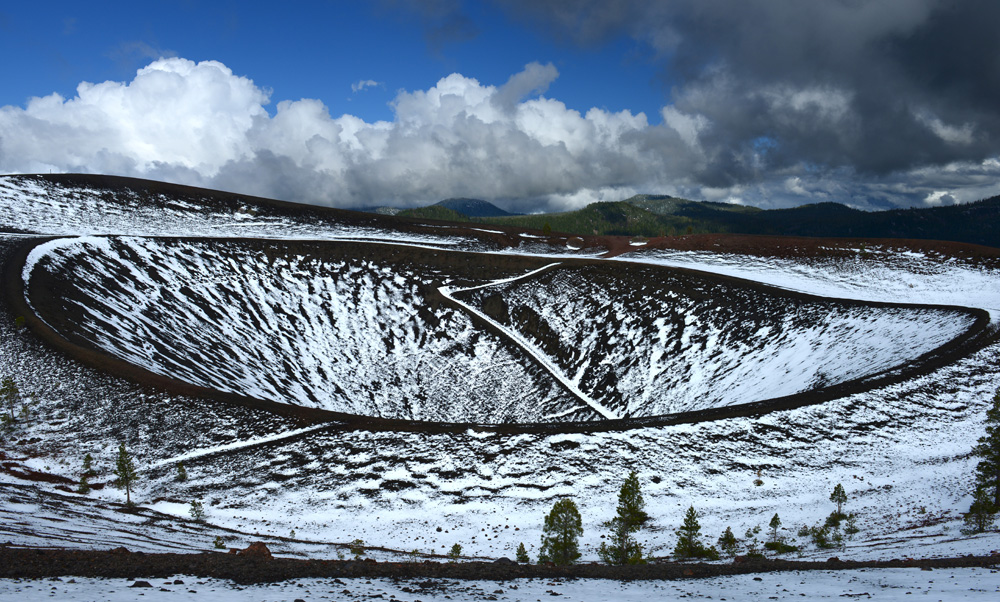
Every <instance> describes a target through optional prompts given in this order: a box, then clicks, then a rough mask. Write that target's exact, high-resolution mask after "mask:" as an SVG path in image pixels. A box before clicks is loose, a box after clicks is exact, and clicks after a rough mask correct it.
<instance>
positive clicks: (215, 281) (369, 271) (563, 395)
mask: <svg viewBox="0 0 1000 602" xmlns="http://www.w3.org/2000/svg"><path fill="white" fill-rule="evenodd" d="M23 278H24V282H25V290H26V293H27V295H26V296H27V300H28V303H29V304H30V306H31V309H32V310H33V312H34V313H35V314H36V315H37V316H38V317H39V318H40V319H41V320H42V321H43V322H44V323H45V324H46V325H47V326H48V327H49V328H51V329H52V331H53V332H54V333H55V334H56V335H57V336H58V337H61V338H62V339H64V340H65V341H67V342H69V343H70V344H71V345H73V346H74V347H77V348H81V349H86V350H89V351H91V352H96V353H98V354H101V355H104V356H107V357H111V358H115V359H116V360H118V361H120V362H124V363H125V364H127V365H130V366H134V367H137V368H139V369H141V370H143V371H147V372H149V373H151V374H155V375H159V376H162V377H165V378H169V379H171V380H174V381H179V382H182V383H186V384H189V385H194V386H196V387H200V388H203V389H205V390H207V391H210V392H216V393H218V394H219V395H222V396H225V397H227V398H230V399H233V398H235V399H243V400H250V401H253V402H254V403H256V404H261V403H263V404H265V405H266V404H273V406H274V407H276V408H285V409H288V408H293V409H304V410H308V411H310V412H313V414H312V415H313V416H316V415H319V416H326V417H327V418H330V419H340V420H356V419H370V420H375V421H389V422H392V421H397V422H399V421H401V422H407V423H417V424H423V425H433V424H451V425H455V424H457V425H469V424H472V425H507V426H518V425H544V424H548V425H552V426H553V427H556V426H558V425H565V426H570V425H576V427H577V428H584V429H586V428H590V427H597V428H600V426H599V425H607V424H609V423H614V424H618V423H622V422H625V423H628V422H629V421H640V422H642V421H650V420H652V421H656V420H659V419H664V418H665V417H670V416H678V415H682V414H683V415H691V414H692V413H695V414H697V413H699V412H701V413H704V412H713V411H714V412H717V411H719V410H720V409H723V408H739V407H745V406H747V405H748V404H750V405H751V406H753V405H754V404H757V406H760V404H761V403H762V402H767V401H769V400H774V399H785V400H787V399H788V398H789V397H795V396H801V395H809V394H815V393H816V392H818V391H823V390H827V389H837V390H838V392H840V393H842V392H843V390H844V388H845V387H853V388H855V389H859V388H866V387H870V386H873V384H874V383H875V382H879V379H880V378H885V377H887V375H891V374H893V373H898V372H899V371H900V370H915V369H920V367H921V366H922V365H923V364H925V363H928V362H929V361H931V360H932V359H933V358H935V357H937V354H936V352H937V351H938V350H940V349H941V348H942V347H943V346H947V345H949V344H951V343H952V342H953V341H955V340H956V339H958V338H961V337H964V336H968V335H969V333H970V332H972V331H973V330H975V328H976V327H977V325H980V326H981V324H980V323H981V322H982V321H983V317H982V316H980V315H978V314H977V313H976V312H975V311H973V310H965V309H962V308H955V307H933V306H904V305H898V306H896V305H887V304H877V303H865V302H858V301H845V300H835V299H825V298H819V297H811V296H808V295H804V294H799V293H793V292H790V291H785V290H781V289H775V288H770V287H766V286H763V285H759V284H753V283H749V282H745V281H740V280H737V279H732V278H725V277H719V276H713V275H709V274H704V273H699V272H694V271H690V270H680V269H671V268H665V267H660V266H652V265H643V264H637V263H629V262H622V261H615V262H609V261H606V260H596V259H579V258H560V259H558V260H557V261H555V262H553V261H550V260H547V259H545V258H540V257H528V256H518V255H513V254H495V253H494V254H484V253H469V252H460V251H448V250H443V249H440V248H429V247H421V246H419V245H399V244H384V243H364V242H356V241H351V242H344V241H287V240H284V241H276V240H259V239H226V240H219V239H204V238H152V237H142V236H91V237H82V238H72V239H57V240H53V241H49V242H47V243H43V244H41V245H39V246H38V247H36V248H35V249H34V250H33V251H31V253H30V254H29V256H28V257H27V261H26V263H25V267H24V270H23ZM757 406H755V407H757Z"/></svg>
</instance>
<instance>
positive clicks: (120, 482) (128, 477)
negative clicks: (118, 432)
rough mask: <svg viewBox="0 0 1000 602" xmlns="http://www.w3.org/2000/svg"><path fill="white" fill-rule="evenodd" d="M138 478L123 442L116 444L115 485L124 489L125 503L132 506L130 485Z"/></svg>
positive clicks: (133, 463)
mask: <svg viewBox="0 0 1000 602" xmlns="http://www.w3.org/2000/svg"><path fill="white" fill-rule="evenodd" d="M138 480H139V474H138V473H137V472H136V471H135V462H133V461H132V456H130V455H129V453H128V451H126V450H125V444H124V443H121V444H119V445H118V459H117V461H116V462H115V487H117V488H119V489H124V490H125V505H126V506H129V507H131V506H132V486H133V485H135V482H136V481H138Z"/></svg>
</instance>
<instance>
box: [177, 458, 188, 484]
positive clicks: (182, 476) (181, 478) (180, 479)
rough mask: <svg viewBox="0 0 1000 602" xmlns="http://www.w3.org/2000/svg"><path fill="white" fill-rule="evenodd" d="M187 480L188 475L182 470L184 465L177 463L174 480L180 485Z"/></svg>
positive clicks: (185, 470)
mask: <svg viewBox="0 0 1000 602" xmlns="http://www.w3.org/2000/svg"><path fill="white" fill-rule="evenodd" d="M187 478H188V473H187V469H185V468H184V463H183V462H178V463H177V476H176V477H175V478H174V480H175V481H177V482H178V483H182V482H184V481H186V480H187Z"/></svg>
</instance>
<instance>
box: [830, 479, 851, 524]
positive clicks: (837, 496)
mask: <svg viewBox="0 0 1000 602" xmlns="http://www.w3.org/2000/svg"><path fill="white" fill-rule="evenodd" d="M830 501H831V502H833V503H834V504H837V518H838V519H840V518H844V504H846V503H847V492H846V491H844V486H843V485H841V484H840V483H837V486H836V487H834V488H833V493H831V494H830ZM837 522H838V524H839V522H840V521H839V520H838V521H837Z"/></svg>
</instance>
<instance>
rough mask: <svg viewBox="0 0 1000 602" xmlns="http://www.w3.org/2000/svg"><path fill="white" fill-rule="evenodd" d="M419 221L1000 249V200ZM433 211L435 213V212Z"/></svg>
mask: <svg viewBox="0 0 1000 602" xmlns="http://www.w3.org/2000/svg"><path fill="white" fill-rule="evenodd" d="M431 207H432V208H433V209H434V210H433V211H426V212H423V211H419V210H418V211H415V212H413V213H415V215H414V217H417V216H419V217H423V218H425V219H426V218H430V219H434V218H436V219H446V220H451V221H477V222H482V223H490V224H497V225H507V226H517V227H523V228H535V229H539V230H545V229H551V230H552V231H554V232H563V233H568V234H611V235H616V234H617V235H627V236H636V235H641V236H650V237H652V236H672V235H680V234H689V233H696V234H701V233H729V234H769V235H781V236H818V237H848V238H917V239H933V240H951V241H957V242H967V243H974V244H981V245H988V246H992V247H1000V196H998V197H992V198H989V199H985V200H982V201H977V202H975V203H968V204H964V205H950V206H946V207H931V208H924V209H895V210H891V211H874V212H868V211H859V210H857V209H851V208H850V207H847V206H845V205H841V204H839V203H818V204H814V205H803V206H801V207H795V208H793V209H770V210H763V209H758V208H756V207H745V206H741V205H731V204H726V203H710V202H704V201H689V200H685V199H680V198H676V197H670V196H658V195H636V196H634V197H631V198H629V199H626V200H624V201H619V202H613V203H593V204H591V205H588V206H586V207H584V208H583V209H579V210H577V211H568V212H564V213H545V214H535V215H514V216H469V215H467V214H463V213H461V212H460V211H457V210H456V209H455V205H452V207H451V208H448V209H444V207H442V206H441V204H438V205H437V206H431ZM428 209H430V208H428Z"/></svg>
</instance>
